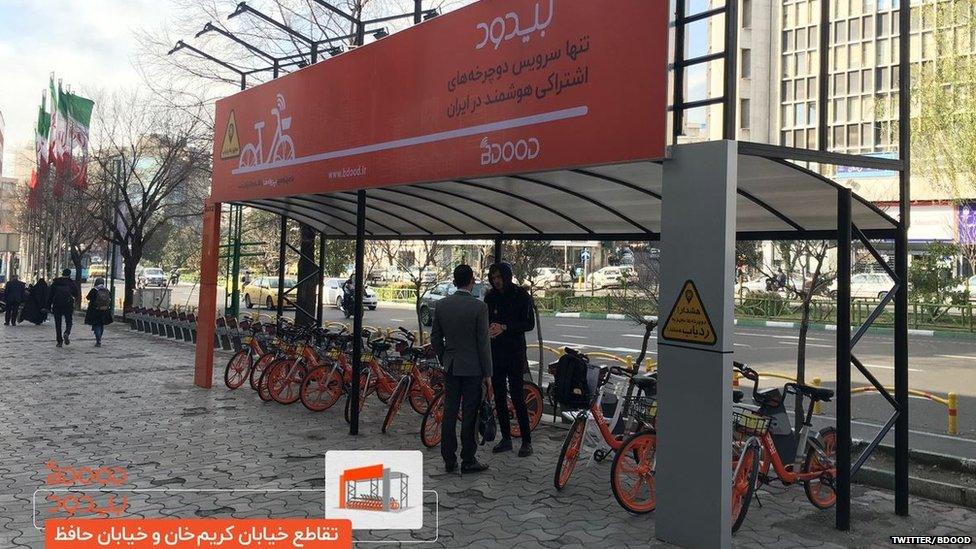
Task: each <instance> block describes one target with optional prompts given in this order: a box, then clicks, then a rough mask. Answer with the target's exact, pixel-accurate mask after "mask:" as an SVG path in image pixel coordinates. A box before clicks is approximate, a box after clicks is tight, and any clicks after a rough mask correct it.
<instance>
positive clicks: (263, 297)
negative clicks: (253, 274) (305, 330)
mask: <svg viewBox="0 0 976 549" xmlns="http://www.w3.org/2000/svg"><path fill="white" fill-rule="evenodd" d="M297 283H298V281H297V280H296V279H294V278H285V290H286V291H287V290H288V289H291V288H294V287H295V285H296V284H297ZM241 293H242V294H243V295H244V306H245V307H247V308H248V309H251V308H253V307H260V306H262V305H263V306H265V307H267V308H268V309H277V308H278V277H276V276H259V277H257V278H253V279H251V281H250V282H249V283H247V284H245V285H244V287H243V288H241ZM293 299H294V292H292V293H291V294H289V295H288V296H286V297H285V307H294V306H295V302H294V301H293Z"/></svg>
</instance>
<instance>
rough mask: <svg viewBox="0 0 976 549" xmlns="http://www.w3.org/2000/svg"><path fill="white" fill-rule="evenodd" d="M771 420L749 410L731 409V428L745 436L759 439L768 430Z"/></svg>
mask: <svg viewBox="0 0 976 549" xmlns="http://www.w3.org/2000/svg"><path fill="white" fill-rule="evenodd" d="M771 421H772V420H771V419H770V418H768V417H766V416H763V415H759V414H757V413H755V412H752V411H751V410H746V409H733V410H732V427H733V428H734V429H735V431H736V432H738V433H741V434H743V435H747V436H756V437H761V436H763V435H765V434H766V431H768V430H769V424H770V422H771Z"/></svg>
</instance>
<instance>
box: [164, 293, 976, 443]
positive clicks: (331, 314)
mask: <svg viewBox="0 0 976 549" xmlns="http://www.w3.org/2000/svg"><path fill="white" fill-rule="evenodd" d="M222 297H223V292H222V289H220V291H218V302H220V303H222V301H223V299H222ZM196 301H197V294H196V287H195V286H194V285H192V284H188V283H181V284H179V285H178V286H177V287H175V288H174V291H173V294H172V297H171V304H172V305H187V304H189V305H193V304H195V303H196ZM242 312H244V313H247V312H251V313H263V314H272V315H273V314H274V311H269V310H267V309H264V308H255V309H251V310H248V309H244V308H243V306H242ZM293 314H294V312H293V311H287V313H286V316H292V315H293ZM324 317H325V320H326V321H337V322H341V321H345V319H344V318H343V316H342V314H341V313H340V312H339V311H338V310H336V309H335V308H334V307H328V306H327V307H326V308H325V313H324ZM366 324H368V325H372V326H379V327H397V326H404V327H406V328H409V329H411V330H416V328H417V325H418V323H417V318H416V315H415V314H414V313H413V308H412V306H411V305H409V304H388V303H381V304H380V307H379V309H377V310H376V311H367V313H366ZM541 325H542V335H543V340H544V342H545V345H547V346H549V347H557V348H558V347H565V346H571V347H576V348H579V349H581V350H583V351H584V352H586V351H589V352H602V353H610V354H614V355H619V356H621V357H626V356H631V357H636V356H637V355H638V354H639V352H640V348H641V342H642V337H643V329H642V328H641V327H640V326H637V325H635V324H634V323H632V322H627V321H620V320H591V319H580V318H553V317H545V318H543V319H542V322H541ZM528 339H529V341H530V343H533V342H534V341H535V334H530V335H529V337H528ZM797 344H798V335H797V331H796V330H795V329H790V328H770V327H751V326H750V327H745V326H743V327H736V330H735V360H737V361H740V362H744V363H747V364H749V365H750V366H751V367H752V368H754V369H756V370H757V371H759V372H761V373H776V374H783V375H789V376H791V377H795V375H796V368H797V364H796V361H797V358H796V357H797ZM648 349H649V357H650V359H652V360H656V359H657V338H656V334H653V335H652V337H651V339H650V341H649V345H648ZM806 349H807V361H806V376H805V377H806V379H807V380H808V382H809V381H810V380H813V379H814V378H820V379H821V381H822V382H823V385H824V386H825V387H830V388H832V387H834V386H835V383H834V380H835V379H836V376H835V368H836V366H835V352H834V350H835V334H834V333H833V332H824V331H811V332H810V334H809V336H808V338H807V346H806ZM893 349H894V340H893V338H892V337H891V336H890V335H885V334H875V333H869V334H868V335H866V336H865V337H864V338H863V339H862V340H861V342H860V343H859V344H858V345H857V347H856V348H855V349H854V354H855V356H857V357H858V358H859V359H860V360H861V362H862V363H863V364H864V365H865V366H867V367H868V369H869V370H870V371H871V373H872V374H873V375H874V376H875V377H877V379H878V380H879V381H880V382H881V383H882V384H884V385H885V386H891V385H892V384H893V381H894V379H893V374H894V366H893V361H894V355H893ZM553 359H554V357H553V355H551V354H549V353H546V355H545V356H544V358H543V360H544V361H546V362H548V361H550V360H553ZM530 360H532V362H533V368H535V367H536V364H537V363H538V354H537V352H534V351H531V350H530ZM909 360H910V362H909V376H910V377H909V379H910V385H911V388H912V389H914V390H919V391H924V392H930V393H932V394H933V396H936V397H939V398H943V399H944V398H945V397H946V396H947V393H949V392H955V393H956V394H957V396H958V403H959V404H958V409H959V411H958V416H957V419H958V432H957V435H956V436H950V435H948V434H947V422H948V412H947V408H946V406H944V405H942V404H940V403H938V402H936V401H933V400H929V399H927V398H924V397H918V396H913V397H912V398H911V400H910V415H909V423H910V429H911V440H912V447H913V448H920V449H925V450H929V451H935V452H940V453H947V454H952V455H961V456H970V457H971V456H974V455H976V339H973V340H964V339H959V340H957V339H943V338H936V337H931V336H910V338H909ZM533 377H535V376H533ZM546 377H547V376H546ZM852 379H853V382H854V385H855V386H867V385H869V382H868V380H867V379H865V378H864V377H863V376H862V375H861V374H860V373H859V372H857V371H856V370H855V371H854V372H853V373H852ZM784 382H785V380H782V379H778V378H768V380H764V381H763V386H767V384H771V385H772V384H782V383H784ZM746 389H748V388H746ZM852 402H853V414H854V424H853V432H854V436H855V438H860V439H866V440H870V439H871V438H873V437H874V436H875V434H876V433H877V432H878V429H879V428H880V427H881V426H883V425H884V423H885V422H886V421H887V420H888V418H889V417H890V416H891V413H892V409H891V407H890V405H889V404H888V402H887V401H886V400H885V399H884V398H883V397H882V396H881V395H880V394H878V393H877V392H864V393H860V394H856V395H854V396H853V399H852ZM833 418H834V407H833V404H832V403H828V404H826V405H825V406H824V410H823V414H822V415H821V416H819V418H818V423H819V422H826V423H832V422H833ZM891 441H892V437H891V436H890V435H889V437H888V442H889V443H890V442H891Z"/></svg>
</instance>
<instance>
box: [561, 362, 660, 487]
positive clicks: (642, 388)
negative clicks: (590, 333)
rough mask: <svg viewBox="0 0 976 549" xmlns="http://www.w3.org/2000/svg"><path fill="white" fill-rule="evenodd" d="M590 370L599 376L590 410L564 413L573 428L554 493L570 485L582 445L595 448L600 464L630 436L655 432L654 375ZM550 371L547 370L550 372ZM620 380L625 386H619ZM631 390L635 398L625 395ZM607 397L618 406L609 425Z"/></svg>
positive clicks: (613, 368) (615, 369)
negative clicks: (605, 402) (592, 424)
mask: <svg viewBox="0 0 976 549" xmlns="http://www.w3.org/2000/svg"><path fill="white" fill-rule="evenodd" d="M577 355H578V356H579V357H580V358H581V359H582V360H584V361H586V362H587V363H588V358H587V357H586V355H584V354H582V353H577ZM590 368H598V369H599V372H598V373H597V377H596V380H597V381H596V387H595V390H594V391H593V397H592V398H591V400H590V406H589V408H588V409H586V410H581V411H578V412H576V411H567V412H563V416H564V417H566V418H567V419H570V420H572V421H573V424H572V426H571V427H570V428H569V433H567V435H566V440H565V441H564V442H563V447H562V450H561V451H560V453H559V461H558V462H557V463H556V471H555V473H554V475H553V485H554V486H555V487H556V489H557V490H562V489H563V488H565V487H566V484H567V483H568V482H569V478H570V476H571V475H572V474H573V470H574V469H575V468H576V463H577V462H578V461H579V456H580V455H581V453H582V449H583V447H584V441H585V442H587V443H588V444H586V445H587V446H592V445H595V446H596V449H595V450H594V451H593V459H594V460H596V461H597V462H600V461H603V460H604V459H606V457H607V456H608V455H610V454H612V453H614V452H618V451H619V450H620V448H621V447H622V446H623V444H624V440H625V439H626V438H627V436H628V435H629V434H630V433H633V432H635V431H639V430H643V429H648V430H649V433H653V432H654V431H653V427H654V420H655V416H656V414H657V405H656V403H655V401H654V396H655V394H656V393H657V374H654V373H650V374H635V373H633V372H630V371H628V370H624V369H623V368H620V367H619V366H610V367H606V366H599V367H598V366H590ZM552 369H553V368H552V367H550V370H552ZM621 380H623V381H624V383H621ZM611 384H612V385H611ZM608 385H610V386H612V389H611V390H609V391H607V390H604V388H606V387H607V386H608ZM631 389H636V390H637V394H636V395H632V396H630V397H627V396H625V391H626V392H631ZM610 395H613V396H614V397H616V400H617V402H616V406H615V407H614V413H613V416H612V417H611V419H610V420H609V421H608V420H607V418H606V416H605V415H604V413H603V404H604V402H603V401H604V398H605V397H607V396H610ZM591 419H592V420H593V423H594V424H596V432H594V431H593V429H588V428H587V427H588V425H589V421H590V420H591ZM651 442H653V440H652V441H651ZM645 446H646V445H645ZM650 448H653V445H652V446H646V447H645V450H646V449H650ZM618 453H619V452H618Z"/></svg>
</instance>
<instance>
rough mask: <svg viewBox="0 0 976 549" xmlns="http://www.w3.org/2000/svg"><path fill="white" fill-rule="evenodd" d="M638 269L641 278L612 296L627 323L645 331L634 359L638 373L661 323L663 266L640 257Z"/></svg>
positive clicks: (617, 309) (635, 369)
mask: <svg viewBox="0 0 976 549" xmlns="http://www.w3.org/2000/svg"><path fill="white" fill-rule="evenodd" d="M636 257H637V262H636V263H635V264H634V268H635V269H636V271H637V277H636V278H635V279H634V280H631V281H629V282H627V283H626V284H625V285H623V286H621V287H620V288H615V289H613V290H611V292H610V301H611V303H612V304H613V309H614V310H616V311H620V313H621V314H623V315H624V316H625V317H626V318H627V320H629V321H631V322H633V323H634V324H636V325H638V326H640V327H642V328H643V330H644V337H643V338H642V339H641V350H640V353H639V354H638V355H637V358H636V359H634V366H633V371H635V372H636V371H638V370H639V369H640V367H641V364H643V363H644V359H645V358H646V357H647V347H648V344H649V343H650V339H651V334H653V333H654V328H655V327H657V325H658V322H659V319H658V317H657V316H656V315H658V314H659V310H660V309H659V306H658V305H659V302H660V281H661V262H660V261H659V260H658V258H657V257H656V256H651V255H650V254H638V255H637V256H636Z"/></svg>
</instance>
